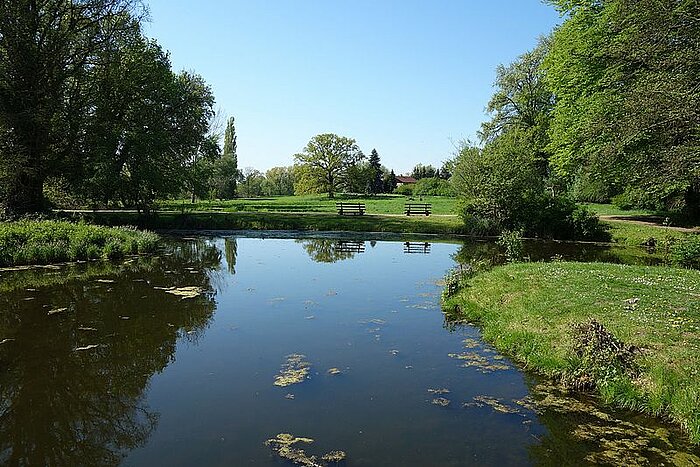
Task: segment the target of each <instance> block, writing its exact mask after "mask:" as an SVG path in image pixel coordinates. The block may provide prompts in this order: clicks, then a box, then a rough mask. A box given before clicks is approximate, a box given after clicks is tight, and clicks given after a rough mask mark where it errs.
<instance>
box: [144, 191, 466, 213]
mask: <svg viewBox="0 0 700 467" xmlns="http://www.w3.org/2000/svg"><path fill="white" fill-rule="evenodd" d="M338 202H346V203H364V204H365V207H366V208H367V214H385V215H392V214H395V215H404V206H405V204H406V203H430V204H431V205H432V213H433V214H435V215H456V214H457V210H456V206H457V200H456V198H449V197H443V196H423V197H419V196H414V197H412V198H409V197H406V196H403V195H378V196H361V195H342V194H339V195H337V196H336V197H335V198H332V199H329V198H328V196H327V195H302V196H279V197H269V198H239V199H234V200H226V201H223V200H215V201H197V202H195V203H190V201H189V200H164V201H159V202H158V209H160V210H167V211H190V212H191V211H205V212H206V211H223V212H293V213H335V212H336V203H338Z"/></svg>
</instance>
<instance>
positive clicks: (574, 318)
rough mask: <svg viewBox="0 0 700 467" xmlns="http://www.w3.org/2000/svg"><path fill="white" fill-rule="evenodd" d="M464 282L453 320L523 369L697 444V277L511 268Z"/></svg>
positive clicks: (451, 310)
mask: <svg viewBox="0 0 700 467" xmlns="http://www.w3.org/2000/svg"><path fill="white" fill-rule="evenodd" d="M462 277H463V278H462V279H461V284H460V287H452V289H451V291H450V293H449V294H448V295H451V296H450V297H449V298H447V299H446V300H445V301H444V309H445V310H446V312H447V313H448V315H449V316H451V317H452V319H459V320H468V321H471V322H476V323H478V324H479V325H480V326H481V328H482V331H483V336H484V338H485V339H486V340H488V341H489V342H491V343H493V344H494V345H495V346H496V347H497V348H498V349H499V350H500V351H502V352H504V353H506V354H507V355H509V356H510V357H512V358H513V359H514V360H516V361H518V362H520V363H521V364H523V365H524V366H525V367H526V368H528V369H530V370H533V371H536V372H538V373H540V374H543V375H545V376H548V377H551V378H554V379H556V380H559V381H560V382H562V383H564V384H565V385H568V386H569V387H571V388H573V389H587V390H595V391H596V392H597V393H598V394H599V395H600V396H601V398H602V399H603V400H604V401H605V402H607V403H610V404H614V405H617V406H620V407H625V408H630V409H634V410H638V411H643V412H648V413H651V414H654V415H657V416H661V417H668V418H670V419H671V420H673V421H674V422H676V423H678V424H679V425H680V426H682V427H683V428H684V429H685V430H686V431H687V432H688V434H689V436H690V438H691V440H692V441H693V442H695V443H700V398H699V397H698V394H700V378H698V374H700V295H698V293H697V292H698V290H700V272H699V271H692V270H686V269H676V268H670V267H658V266H657V267H644V266H626V265H617V264H602V263H562V262H553V263H514V264H508V265H506V266H501V267H496V268H494V269H492V270H489V271H487V272H483V273H480V274H477V275H475V276H474V277H471V278H464V276H462Z"/></svg>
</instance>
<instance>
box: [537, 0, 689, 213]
mask: <svg viewBox="0 0 700 467" xmlns="http://www.w3.org/2000/svg"><path fill="white" fill-rule="evenodd" d="M551 3H553V4H554V5H556V6H557V7H558V8H559V9H560V11H561V12H562V13H564V14H566V15H567V19H566V21H565V22H564V24H563V25H562V26H561V27H559V28H558V29H557V30H555V31H554V33H553V35H552V38H551V45H550V49H549V53H548V54H547V57H546V59H545V60H544V66H543V71H544V73H545V76H546V83H547V86H548V88H549V90H550V92H551V93H552V95H553V96H554V97H555V100H556V104H555V106H554V110H553V114H552V118H551V125H550V130H549V137H550V141H549V144H548V146H547V151H548V153H549V154H551V162H552V164H551V166H552V168H553V169H554V170H555V172H556V173H557V175H558V176H559V177H561V178H562V179H563V180H564V181H565V182H566V183H567V184H569V185H571V184H573V186H574V187H576V191H575V193H576V194H577V195H578V197H579V198H581V199H582V200H590V201H600V200H605V199H610V198H611V197H614V196H616V195H617V198H616V200H617V201H619V202H620V204H624V205H626V206H629V207H642V208H648V209H657V210H658V209H664V210H671V211H676V212H684V213H686V214H689V215H694V216H697V215H698V208H699V200H700V3H698V2H697V1H687V0H608V1H605V2H600V1H593V0H588V1H585V0H575V1H572V0H552V1H551Z"/></svg>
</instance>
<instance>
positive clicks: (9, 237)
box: [0, 220, 160, 267]
mask: <svg viewBox="0 0 700 467" xmlns="http://www.w3.org/2000/svg"><path fill="white" fill-rule="evenodd" d="M159 241H160V237H159V236H158V235H156V234H155V233H153V232H148V231H139V230H136V229H135V228H133V227H104V226H97V225H90V224H85V223H73V222H66V221H54V220H20V221H15V222H3V223H2V224H0V267H6V266H19V265H26V264H50V263H59V262H64V261H75V260H87V259H100V258H104V259H119V258H121V257H123V256H125V255H131V254H140V253H148V252H152V251H154V250H155V249H156V248H157V246H158V243H159Z"/></svg>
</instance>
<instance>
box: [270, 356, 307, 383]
mask: <svg viewBox="0 0 700 467" xmlns="http://www.w3.org/2000/svg"><path fill="white" fill-rule="evenodd" d="M304 358H306V356H304V355H301V354H291V355H287V361H286V362H285V363H284V364H283V365H282V369H281V370H280V373H279V374H278V375H277V376H276V377H275V382H274V385H275V386H280V387H287V386H291V385H292V384H298V383H301V382H302V381H304V380H305V379H306V378H307V377H308V376H309V371H310V369H311V364H310V363H309V362H306V361H304Z"/></svg>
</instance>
